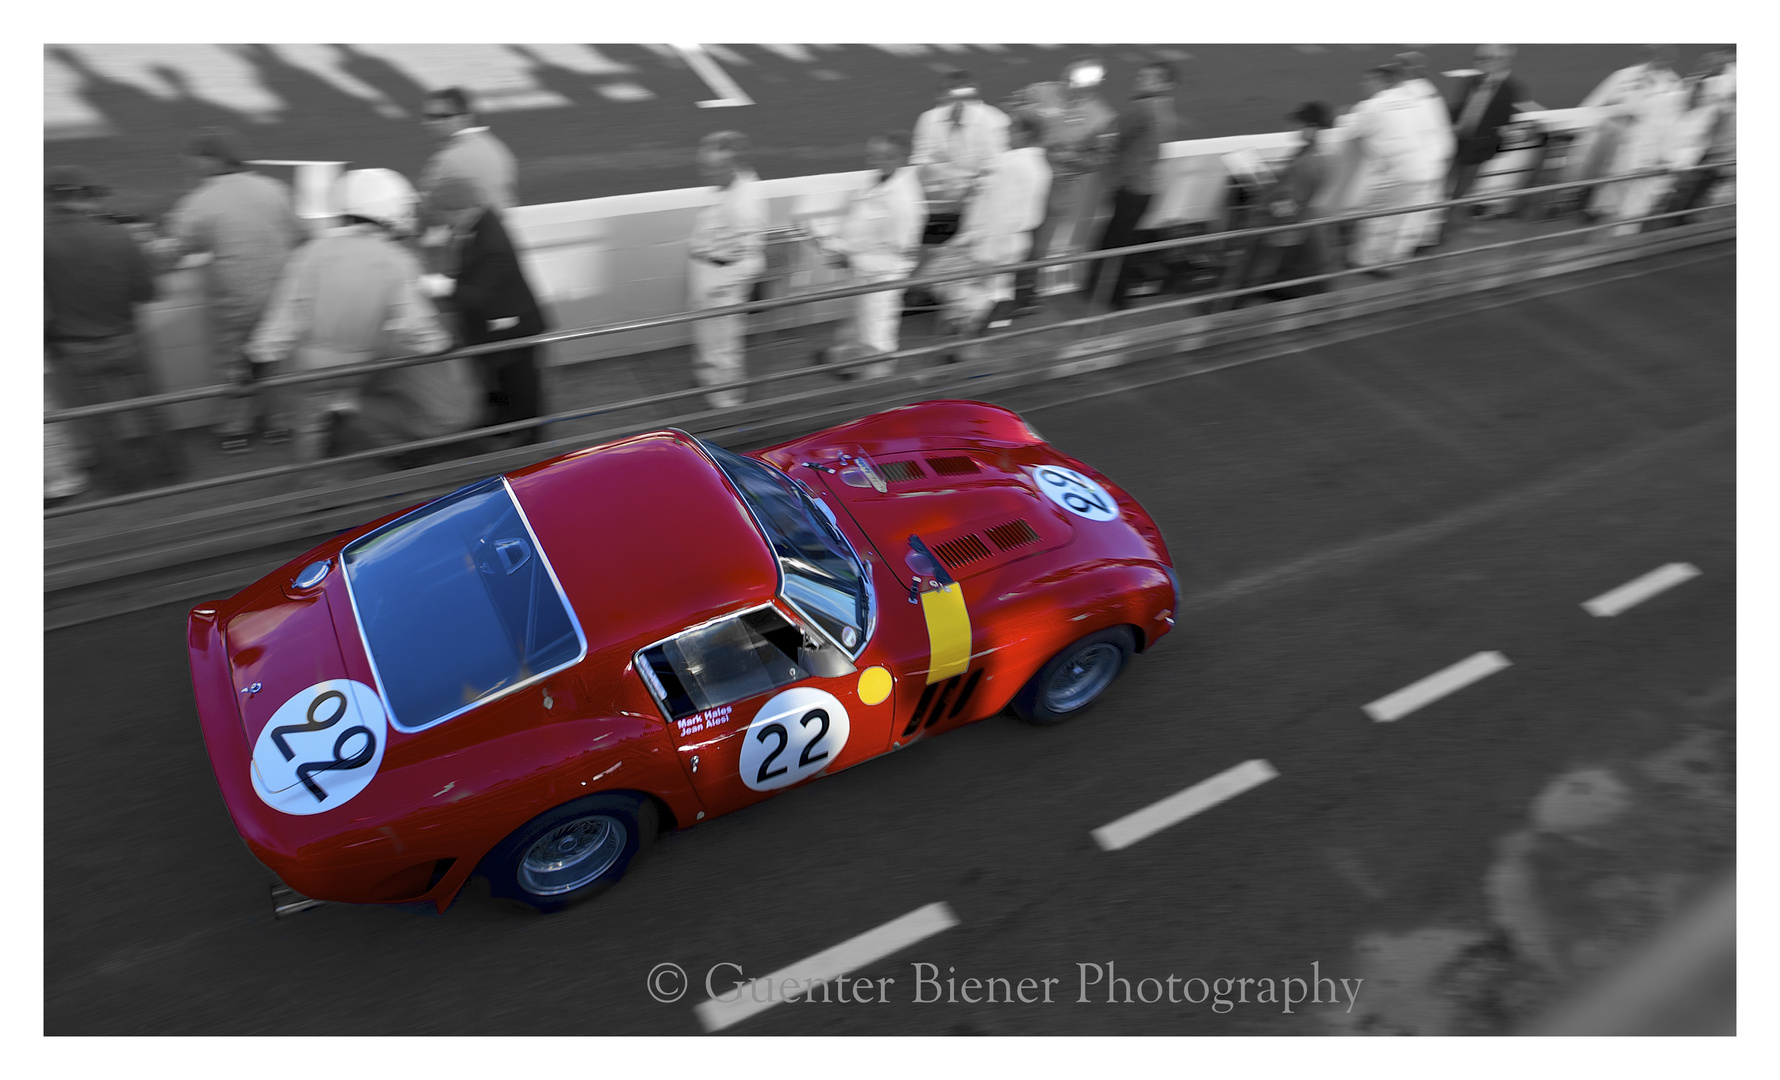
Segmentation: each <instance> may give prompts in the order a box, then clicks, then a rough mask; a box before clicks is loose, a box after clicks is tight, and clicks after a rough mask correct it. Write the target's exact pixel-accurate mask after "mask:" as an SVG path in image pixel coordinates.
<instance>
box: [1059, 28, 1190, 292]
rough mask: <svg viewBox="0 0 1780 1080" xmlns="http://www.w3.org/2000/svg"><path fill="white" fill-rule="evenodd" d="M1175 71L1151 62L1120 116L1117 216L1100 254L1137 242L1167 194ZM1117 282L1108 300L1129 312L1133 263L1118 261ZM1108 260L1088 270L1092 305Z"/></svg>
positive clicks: (1109, 223) (1140, 73)
mask: <svg viewBox="0 0 1780 1080" xmlns="http://www.w3.org/2000/svg"><path fill="white" fill-rule="evenodd" d="M1174 87H1175V74H1174V65H1173V64H1170V63H1169V62H1168V61H1166V60H1152V61H1151V62H1149V63H1147V64H1145V65H1144V66H1142V67H1140V68H1138V69H1137V79H1136V81H1135V83H1134V84H1133V85H1132V90H1131V101H1130V103H1129V104H1127V105H1126V106H1125V109H1124V111H1123V112H1121V113H1120V114H1119V131H1118V142H1117V144H1116V145H1117V148H1116V150H1115V151H1114V157H1113V172H1112V175H1113V183H1114V184H1115V185H1116V186H1115V187H1114V189H1113V210H1112V217H1110V218H1108V219H1107V222H1106V228H1105V229H1104V230H1103V231H1102V232H1101V234H1100V243H1099V244H1097V245H1096V246H1095V249H1094V250H1096V251H1106V250H1107V249H1109V248H1120V247H1128V246H1130V245H1131V244H1134V243H1136V242H1137V240H1136V237H1137V223H1138V222H1139V221H1142V220H1143V215H1144V212H1145V211H1146V210H1148V209H1149V207H1150V200H1152V199H1154V198H1155V197H1156V194H1157V193H1158V192H1159V191H1161V190H1162V144H1163V143H1166V142H1172V141H1174V135H1175V128H1176V126H1177V125H1176V123H1175V119H1174ZM1112 261H1116V262H1117V263H1118V264H1119V269H1118V273H1117V279H1116V280H1115V281H1114V282H1113V286H1112V294H1111V296H1110V297H1109V298H1108V299H1109V302H1110V304H1111V305H1112V309H1113V310H1114V311H1118V310H1119V309H1121V308H1123V307H1124V306H1125V303H1126V300H1125V289H1126V287H1127V286H1128V285H1129V284H1130V282H1131V277H1132V273H1131V269H1132V268H1131V260H1129V259H1116V260H1112ZM1107 262H1108V260H1106V259H1097V260H1095V261H1094V262H1091V263H1089V264H1088V279H1087V284H1086V285H1085V286H1084V287H1083V290H1082V291H1083V294H1084V295H1085V296H1086V297H1087V298H1088V299H1090V300H1091V299H1093V297H1094V295H1095V289H1096V287H1097V286H1098V284H1099V282H1100V276H1101V273H1102V272H1103V271H1107V272H1110V269H1111V268H1110V267H1108V266H1107Z"/></svg>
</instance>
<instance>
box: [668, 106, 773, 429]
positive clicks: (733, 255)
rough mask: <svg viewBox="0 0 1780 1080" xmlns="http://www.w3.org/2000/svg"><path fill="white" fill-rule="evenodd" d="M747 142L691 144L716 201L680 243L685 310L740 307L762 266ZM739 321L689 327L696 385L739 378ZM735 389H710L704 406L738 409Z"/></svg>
mask: <svg viewBox="0 0 1780 1080" xmlns="http://www.w3.org/2000/svg"><path fill="white" fill-rule="evenodd" d="M747 152H748V139H747V136H745V135H743V134H742V133H741V132H739V131H719V132H715V133H713V134H710V135H707V136H705V137H704V139H703V140H702V141H701V142H700V143H699V147H698V164H699V169H700V171H701V172H703V173H704V177H705V179H706V180H707V181H708V182H710V183H711V184H713V185H715V186H716V188H717V199H716V201H715V202H713V203H712V204H711V205H709V206H707V207H705V208H704V209H703V210H700V211H699V212H698V217H697V218H695V219H694V220H693V226H692V240H691V242H690V243H689V244H688V245H687V249H686V253H687V256H688V259H689V260H690V261H689V262H688V265H687V268H686V286H687V292H688V293H689V301H690V303H691V305H692V310H693V311H705V310H709V309H710V308H721V307H733V306H734V305H736V304H744V303H747V301H748V297H749V294H750V292H751V290H752V289H753V286H754V281H755V279H756V278H758V277H760V275H761V273H762V272H763V271H765V269H766V202H765V200H763V199H762V198H761V196H760V178H759V177H757V176H755V175H754V170H753V169H751V168H749V167H748V164H747ZM746 333H747V316H745V315H725V316H723V317H721V318H717V319H704V320H701V321H699V322H695V323H693V324H692V356H693V373H694V375H695V376H696V377H697V379H698V383H699V385H700V386H717V385H721V384H723V383H729V382H735V381H736V380H738V379H741V378H743V377H745V376H746V375H747V370H746V365H745V363H744V361H743V357H742V353H743V347H744V343H745V335H746ZM746 396H747V395H746V393H745V392H744V391H742V390H739V389H738V390H713V391H711V392H710V393H708V394H706V395H705V400H706V401H707V402H709V403H710V405H711V407H712V408H715V409H724V408H730V407H733V406H736V405H740V404H741V403H742V401H743V400H744V398H746Z"/></svg>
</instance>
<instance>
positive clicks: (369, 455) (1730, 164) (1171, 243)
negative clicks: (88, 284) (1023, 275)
mask: <svg viewBox="0 0 1780 1080" xmlns="http://www.w3.org/2000/svg"><path fill="white" fill-rule="evenodd" d="M1735 165H1736V161H1735V159H1731V160H1727V161H1720V162H1711V163H1703V164H1701V165H1697V166H1692V167H1690V168H1687V169H1667V168H1658V169H1648V170H1642V171H1639V172H1635V173H1626V174H1621V175H1616V176H1611V177H1599V178H1594V179H1589V180H1578V181H1568V182H1564V183H1558V184H1549V185H1543V186H1540V187H1533V188H1516V189H1513V190H1512V191H1492V192H1488V193H1485V194H1480V195H1471V196H1466V197H1465V198H1462V199H1451V200H1442V201H1439V202H1432V203H1419V204H1416V205H1412V206H1406V207H1393V208H1389V209H1383V210H1362V211H1356V212H1353V213H1348V214H1342V215H1337V216H1331V217H1325V218H1316V219H1311V220H1307V221H1297V222H1291V223H1288V224H1283V225H1266V226H1256V227H1252V228H1245V229H1234V230H1228V231H1224V232H1215V233H1206V234H1202V235H1198V236H1188V237H1179V238H1175V239H1170V240H1161V241H1153V242H1150V243H1145V244H1133V245H1129V246H1126V247H1122V248H1110V249H1106V250H1102V251H1080V252H1070V253H1067V254H1064V255H1059V256H1052V257H1049V258H1044V259H1030V260H1026V261H1024V262H1020V263H1010V264H1007V265H1005V266H998V267H993V268H981V269H977V268H973V269H970V270H964V271H957V272H953V273H948V274H935V275H930V276H927V277H922V278H909V279H903V280H898V281H891V282H877V283H872V284H867V285H852V286H844V287H841V288H835V289H827V290H821V291H817V292H809V293H800V294H796V295H791V296H783V297H775V298H771V299H765V300H757V301H751V302H748V303H744V304H736V305H732V306H729V307H723V308H710V309H706V310H703V311H688V312H676V313H673V314H669V315H661V316H654V317H651V318H647V319H635V320H630V321H626V322H619V323H611V324H606V325H602V326H595V327H584V328H579V329H574V330H562V331H553V332H550V333H545V334H539V335H535V336H532V337H528V338H514V339H511V340H506V341H500V342H491V343H488V344H484V345H476V346H468V347H464V348H459V349H453V350H450V351H447V352H441V353H435V354H430V355H420V356H407V357H397V358H393V359H387V360H377V361H371V362H368V363H363V364H353V365H348V366H343V367H339V368H330V369H327V370H325V371H319V372H299V373H295V374H290V375H280V376H275V377H273V378H268V379H265V380H261V381H258V382H256V383H255V384H254V386H255V388H256V389H257V388H275V387H284V386H298V385H304V384H307V383H313V382H325V381H329V380H334V379H339V378H342V377H347V376H351V375H357V374H368V373H372V372H379V371H387V370H391V369H394V368H401V367H410V366H415V365H420V364H431V363H438V362H441V361H445V360H450V359H455V358H461V357H473V356H481V355H485V354H489V353H498V352H505V351H509V350H511V349H514V348H520V347H524V346H528V345H547V344H552V343H556V342H563V341H575V340H581V339H587V338H595V337H604V336H609V335H613V334H621V333H629V332H633V331H637V330H646V329H654V328H658V327H665V326H674V325H680V324H684V323H691V322H697V321H699V320H702V319H711V318H722V317H726V316H730V315H742V314H751V313H755V312H763V311H774V310H778V309H783V308H788V307H793V306H797V305H803V304H812V303H818V302H822V301H827V300H841V299H847V298H850V297H855V296H862V295H866V294H869V293H873V292H883V291H889V290H905V289H914V288H926V287H931V286H934V285H943V284H946V283H950V282H956V281H966V280H972V279H977V278H981V277H984V276H986V275H989V274H1006V273H1017V272H1020V271H1025V270H1039V269H1043V268H1045V267H1052V266H1065V265H1073V264H1075V263H1080V262H1087V261H1092V260H1099V259H1121V260H1122V259H1125V258H1129V257H1132V256H1138V255H1146V254H1152V253H1157V252H1165V251H1174V250H1179V249H1185V248H1192V247H1197V246H1207V245H1212V244H1218V245H1229V244H1232V243H1240V242H1246V241H1252V240H1255V239H1258V238H1260V237H1264V236H1268V235H1271V234H1274V233H1281V232H1290V231H1296V230H1302V229H1305V228H1322V229H1328V228H1333V227H1335V226H1339V225H1341V224H1343V223H1348V222H1359V221H1367V220H1372V219H1375V218H1383V217H1392V216H1397V215H1408V214H1417V213H1422V212H1425V211H1430V210H1436V209H1448V210H1450V209H1452V208H1454V207H1462V206H1471V205H1477V204H1483V203H1495V202H1501V201H1504V200H1506V199H1513V200H1522V199H1528V198H1532V197H1539V196H1547V195H1551V194H1554V193H1559V192H1568V191H1575V190H1581V189H1589V188H1596V187H1602V186H1605V185H1610V184H1615V183H1623V182H1628V181H1633V180H1638V179H1645V178H1654V177H1662V176H1672V175H1677V174H1680V173H1686V172H1694V171H1699V170H1701V169H1706V168H1719V169H1730V168H1734V167H1735ZM1735 206H1736V203H1735V202H1734V201H1731V202H1724V203H1717V204H1713V205H1712V206H1709V207H1698V208H1694V209H1691V210H1682V211H1670V212H1659V213H1655V214H1650V215H1645V216H1642V217H1638V218H1630V219H1619V220H1612V221H1601V222H1596V223H1593V224H1590V225H1587V226H1584V227H1581V228H1577V229H1572V230H1566V231H1563V232H1559V233H1546V234H1541V235H1539V236H1536V237H1525V238H1519V239H1515V240H1509V241H1503V242H1501V243H1497V244H1488V245H1480V246H1476V247H1469V248H1459V249H1454V250H1449V251H1436V252H1432V253H1429V254H1425V255H1420V256H1415V257H1413V258H1410V259H1406V260H1399V261H1396V262H1392V263H1387V264H1381V265H1380V266H1377V267H1368V268H1364V269H1350V268H1344V269H1339V270H1335V271H1330V272H1327V273H1322V274H1316V275H1311V276H1307V277H1303V278H1296V279H1292V280H1290V281H1273V282H1266V283H1262V284H1257V285H1252V286H1244V287H1241V288H1236V289H1229V290H1221V291H1216V292H1212V293H1206V294H1196V295H1193V296H1189V297H1183V298H1179V299H1175V300H1168V301H1164V302H1162V303H1159V304H1146V305H1144V306H1142V307H1139V308H1132V309H1128V310H1125V311H1114V312H1106V313H1100V314H1095V315H1090V316H1086V317H1083V318H1078V319H1072V320H1066V321H1065V322H1062V323H1051V324H1044V325H1035V326H1030V327H1023V328H1020V329H1015V330H1008V331H1003V332H1000V333H995V334H989V335H985V336H982V337H978V338H974V339H972V340H971V344H972V345H985V344H995V343H1000V342H1006V341H1013V340H1017V339H1020V338H1024V337H1029V336H1032V335H1035V334H1045V333H1056V332H1057V331H1059V330H1069V329H1098V328H1100V327H1104V326H1106V325H1107V324H1109V323H1112V322H1115V321H1117V320H1118V319H1119V318H1120V317H1122V316H1126V315H1134V314H1137V313H1139V312H1149V313H1153V312H1155V311H1158V310H1171V309H1174V308H1182V307H1193V306H1201V305H1205V306H1209V305H1212V304H1215V303H1218V302H1222V301H1227V300H1233V299H1239V298H1241V297H1244V296H1249V295H1253V294H1257V293H1263V292H1269V291H1274V290H1278V289H1283V288H1289V287H1293V286H1299V285H1306V284H1313V283H1316V282H1326V281H1332V280H1335V279H1339V278H1343V277H1350V276H1353V275H1355V274H1360V273H1365V272H1366V271H1367V270H1372V269H1394V268H1400V267H1405V266H1410V265H1426V264H1427V263H1429V262H1431V261H1437V260H1442V259H1447V258H1452V257H1456V256H1459V255H1465V254H1470V253H1472V252H1476V251H1487V250H1496V249H1501V248H1507V247H1515V246H1522V245H1526V244H1531V243H1543V242H1546V241H1549V240H1551V239H1555V238H1561V237H1566V236H1574V235H1579V234H1585V233H1591V232H1600V231H1602V230H1607V229H1616V228H1620V227H1622V226H1626V225H1634V224H1639V223H1643V222H1648V221H1658V220H1664V219H1669V218H1681V217H1686V216H1690V215H1697V214H1701V213H1704V212H1706V211H1707V210H1713V209H1723V208H1727V207H1731V208H1734V207H1735ZM1115 277H1116V269H1115V272H1114V273H1113V274H1111V275H1106V274H1103V275H1102V278H1103V279H1105V280H1106V281H1110V280H1112V279H1113V278H1115ZM957 348H958V343H957V342H955V341H947V342H940V343H936V344H933V345H926V346H921V347H918V348H914V349H906V350H899V351H898V352H895V353H891V354H888V355H884V356H879V355H869V356H865V357H862V358H859V359H857V360H853V361H848V362H844V363H834V364H827V365H821V366H812V367H805V368H797V369H793V370H790V371H782V372H775V373H770V374H766V375H759V376H754V377H751V378H747V379H742V380H738V381H735V382H732V383H725V384H722V385H717V386H696V387H690V388H687V389H684V390H677V391H671V392H668V393H664V394H656V395H651V396H648V397H643V398H635V399H630V400H626V401H621V402H615V403H606V404H601V405H598V406H591V407H587V408H582V409H575V410H570V411H568V412H563V413H554V414H551V415H549V416H542V417H531V418H528V419H525V420H517V421H513V422H511V423H508V424H501V425H495V426H490V427H483V428H475V429H471V430H467V431H462V432H455V433H452V434H449V435H443V436H439V437H436V438H431V439H424V440H419V441H415V442H409V443H402V444H397V445H392V446H384V447H378V448H375V449H371V450H365V451H360V452H357V453H353V454H348V455H342V456H340V457H331V458H327V459H325V461H326V462H327V463H331V464H339V463H346V462H355V461H367V460H375V459H379V458H385V457H389V456H392V455H398V454H403V453H407V452H411V451H416V450H428V449H433V448H438V447H445V446H450V445H454V444H457V443H462V442H468V441H471V440H477V439H482V438H486V437H488V436H491V435H499V434H504V433H508V432H514V431H524V430H528V429H531V428H536V427H542V426H544V425H548V424H552V423H561V422H564V421H570V420H578V419H584V418H586V417H589V416H593V415H597V414H599V413H606V412H614V411H618V410H621V409H629V408H638V407H642V406H647V405H654V404H661V403H665V402H669V401H676V400H680V399H683V398H691V397H695V396H699V395H703V394H708V393H712V392H714V391H721V390H728V389H742V388H745V387H751V386H758V385H765V384H769V383H774V382H780V381H784V380H787V379H792V378H798V377H802V376H806V375H809V374H811V373H812V372H816V371H825V372H845V371H851V370H854V369H858V368H864V367H868V366H871V365H874V364H881V363H885V362H887V361H897V360H902V359H913V358H920V357H925V356H930V355H933V354H936V353H941V352H950V351H954V350H956V349H957ZM613 359H618V358H617V357H604V358H598V359H594V360H591V361H588V362H590V363H602V362H606V361H609V360H613ZM239 392H240V390H239V388H238V387H235V386H228V385H217V386H207V387H195V388H193V389H190V390H183V391H176V392H171V393H165V394H156V395H152V396H148V397H141V398H132V399H128V400H122V401H115V402H106V403H104V404H100V405H89V406H83V407H79V408H73V409H63V410H58V411H54V412H47V413H45V414H44V417H43V419H44V422H45V423H46V424H47V423H58V422H64V421H70V420H77V419H81V418H84V417H90V416H99V415H106V414H110V413H120V412H126V411H131V410H135V409H144V408H155V407H160V406H164V405H171V404H177V403H180V402H186V401H196V400H202V399H205V398H214V397H227V396H233V395H235V394H237V393H239ZM725 411H726V410H711V411H710V412H709V413H708V414H700V415H710V416H720V415H722V414H723V413H724V412H725ZM563 441H574V440H563ZM546 445H553V444H546ZM537 448H539V449H542V448H543V447H537ZM317 464H318V463H316V462H297V463H291V464H287V465H280V466H273V467H270V468H265V469H259V470H255V471H252V472H246V473H237V474H232V475H229V476H221V477H213V478H209V479H205V480H196V481H190V482H187V483H184V484H178V485H173V486H169V487H164V488H154V489H149V490H145V491H136V492H128V493H125V494H121V495H116V496H111V497H108V498H104V499H98V500H94V501H91V502H85V503H80V504H76V505H71V506H62V507H54V508H51V509H48V510H46V511H45V512H44V516H45V518H55V517H62V516H67V515H70V514H79V513H84V512H88V511H93V510H98V509H103V508H107V507H112V506H122V505H128V504H132V503H137V502H142V501H146V500H149V499H155V498H161V497H165V496H169V495H175V494H182V493H187V492H193V491H201V490H206V489H212V488H218V487H224V486H228V485H232V484H238V483H243V482H247V481H252V480H258V479H268V478H272V477H277V476H285V475H291V474H294V473H298V472H303V471H308V470H311V469H313V468H315V467H316V465H317Z"/></svg>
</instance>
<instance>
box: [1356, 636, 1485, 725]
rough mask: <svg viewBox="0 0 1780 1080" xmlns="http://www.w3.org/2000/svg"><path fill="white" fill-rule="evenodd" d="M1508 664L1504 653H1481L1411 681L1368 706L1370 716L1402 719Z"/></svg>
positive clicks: (1367, 711)
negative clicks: (1417, 680) (1418, 680)
mask: <svg viewBox="0 0 1780 1080" xmlns="http://www.w3.org/2000/svg"><path fill="white" fill-rule="evenodd" d="M1507 666H1508V658H1507V657H1506V656H1503V655H1502V654H1501V653H1499V652H1480V653H1478V654H1476V655H1475V656H1472V657H1469V658H1467V659H1464V660H1460V661H1459V662H1458V663H1456V664H1454V665H1453V666H1451V667H1449V668H1446V669H1444V670H1442V671H1436V672H1435V673H1434V674H1432V675H1429V676H1428V677H1427V678H1425V679H1423V680H1421V681H1420V682H1413V683H1410V684H1409V685H1408V686H1405V687H1404V688H1403V689H1401V690H1399V691H1397V692H1396V693H1394V694H1390V695H1387V696H1385V697H1381V698H1379V699H1378V700H1377V701H1374V702H1373V703H1372V704H1370V705H1368V706H1366V715H1367V716H1370V717H1371V718H1372V719H1374V720H1376V721H1378V722H1379V723H1381V724H1382V723H1388V722H1390V721H1392V720H1401V719H1402V718H1403V717H1405V716H1408V715H1409V714H1410V713H1412V712H1414V711H1415V710H1417V709H1419V708H1421V707H1422V706H1424V705H1428V704H1430V703H1432V702H1435V701H1439V700H1440V699H1441V698H1443V697H1445V696H1446V695H1448V694H1450V693H1452V692H1453V691H1455V690H1462V689H1464V688H1465V687H1467V686H1470V685H1471V684H1472V683H1474V682H1476V681H1477V680H1479V679H1482V678H1486V677H1488V676H1490V675H1494V674H1495V673H1496V672H1498V671H1501V670H1502V669H1503V668H1505V667H1507Z"/></svg>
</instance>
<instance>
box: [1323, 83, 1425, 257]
mask: <svg viewBox="0 0 1780 1080" xmlns="http://www.w3.org/2000/svg"><path fill="white" fill-rule="evenodd" d="M1360 87H1361V89H1362V90H1364V91H1365V92H1366V94H1367V97H1366V98H1365V100H1363V101H1361V102H1360V103H1359V104H1357V105H1355V106H1354V107H1353V109H1352V110H1350V111H1349V112H1348V114H1347V115H1346V116H1344V117H1342V118H1341V126H1344V127H1347V128H1349V129H1350V133H1349V138H1350V140H1352V142H1353V143H1354V145H1355V146H1356V148H1357V149H1358V151H1359V154H1360V168H1361V169H1362V170H1363V173H1362V175H1363V177H1364V183H1365V184H1366V189H1365V190H1366V198H1365V201H1364V204H1363V208H1364V209H1366V210H1388V209H1391V208H1393V207H1400V206H1413V205H1415V202H1416V199H1417V197H1418V196H1419V195H1422V194H1423V193H1425V192H1426V191H1428V190H1429V188H1428V185H1429V184H1431V183H1435V182H1437V181H1438V178H1439V174H1438V173H1437V172H1434V171H1433V168H1434V166H1433V163H1432V159H1431V158H1430V157H1429V156H1428V155H1427V153H1426V152H1425V151H1424V149H1423V145H1422V140H1421V138H1420V136H1421V127H1422V124H1421V117H1422V108H1421V103H1420V102H1419V101H1418V100H1417V99H1416V98H1415V97H1414V96H1413V95H1412V94H1411V93H1410V92H1409V91H1408V90H1406V89H1405V88H1404V87H1403V69H1402V68H1401V67H1400V66H1398V65H1396V64H1380V65H1379V66H1377V67H1375V68H1372V69H1371V70H1370V71H1367V72H1366V73H1365V74H1364V75H1362V76H1361V77H1360ZM1404 218H1405V215H1403V214H1390V215H1387V216H1385V217H1375V218H1367V219H1366V220H1364V221H1358V222H1355V223H1354V244H1353V248H1352V250H1351V251H1350V253H1349V260H1348V261H1349V262H1351V263H1352V264H1353V265H1354V266H1355V267H1358V268H1361V269H1366V270H1370V272H1371V273H1372V274H1373V275H1375V276H1377V277H1389V276H1391V271H1389V270H1386V269H1383V268H1382V267H1383V264H1385V263H1392V262H1397V261H1399V260H1401V259H1404V258H1407V257H1408V256H1409V254H1410V252H1411V251H1412V250H1413V249H1414V246H1415V241H1416V240H1417V237H1416V236H1415V235H1413V234H1411V233H1410V231H1409V230H1408V229H1407V228H1405V224H1406V223H1405V220H1404Z"/></svg>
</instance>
